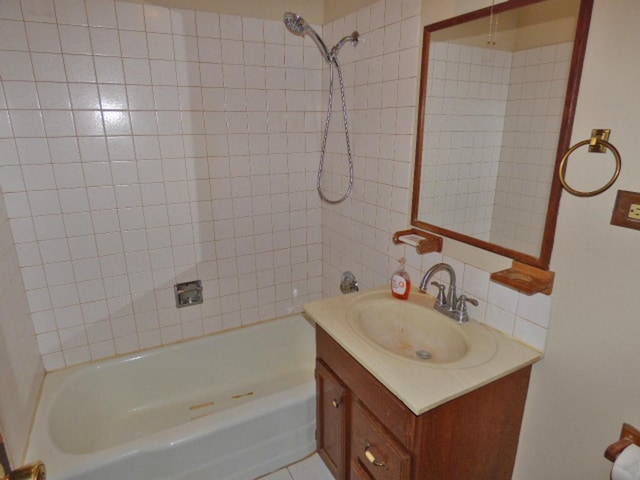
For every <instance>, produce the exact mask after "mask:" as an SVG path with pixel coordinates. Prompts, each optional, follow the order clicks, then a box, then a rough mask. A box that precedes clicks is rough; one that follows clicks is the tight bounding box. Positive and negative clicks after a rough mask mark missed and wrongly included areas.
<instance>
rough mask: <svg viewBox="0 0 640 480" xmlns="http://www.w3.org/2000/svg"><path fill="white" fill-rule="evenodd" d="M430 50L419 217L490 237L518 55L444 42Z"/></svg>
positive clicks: (474, 235)
mask: <svg viewBox="0 0 640 480" xmlns="http://www.w3.org/2000/svg"><path fill="white" fill-rule="evenodd" d="M430 53H431V55H430V57H429V82H428V83H427V85H428V92H427V94H428V95H429V106H428V112H427V117H426V121H425V135H424V148H423V159H424V163H423V165H424V168H423V180H424V181H423V184H422V187H421V189H420V194H421V202H420V205H421V210H422V211H421V212H420V217H421V218H427V219H429V221H430V222H432V223H435V224H438V225H442V226H444V227H446V228H450V229H452V230H456V231H459V232H461V233H465V234H466V235H470V236H473V237H475V238H479V239H481V240H487V241H489V240H490V235H491V220H492V216H493V204H494V195H495V186H496V178H497V176H498V165H499V161H500V146H501V144H502V131H503V128H504V117H505V112H506V109H507V97H508V92H509V77H510V74H509V69H510V66H511V57H512V54H511V53H510V52H505V51H501V50H496V49H492V48H480V47H470V46H464V45H456V44H450V43H444V42H434V43H432V48H431V50H430ZM487 65H491V67H488V66H487ZM461 111H464V115H452V114H453V113H457V112H461Z"/></svg>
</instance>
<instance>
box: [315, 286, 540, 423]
mask: <svg viewBox="0 0 640 480" xmlns="http://www.w3.org/2000/svg"><path fill="white" fill-rule="evenodd" d="M385 290H386V291H387V292H388V291H389V287H381V288H377V289H374V290H368V291H364V292H360V293H351V294H348V295H340V296H336V297H331V298H327V299H324V300H318V301H315V302H311V303H307V304H306V305H304V307H303V308H304V311H305V313H306V314H307V315H308V316H309V317H310V318H311V319H312V320H313V321H315V323H316V324H317V325H318V326H320V327H322V328H323V329H324V330H325V331H326V332H327V333H328V334H329V335H330V336H331V337H332V338H333V339H334V340H336V342H338V343H339V344H340V345H341V346H342V347H343V348H344V349H345V350H346V351H347V352H349V354H351V356H353V357H354V358H355V359H356V360H357V361H358V362H359V363H360V364H362V366H363V367H365V368H366V369H367V370H368V371H369V372H370V373H371V374H372V375H373V376H375V377H376V378H377V379H378V380H379V381H380V382H381V383H382V384H383V385H385V386H386V387H387V388H388V389H389V390H390V391H391V392H392V393H393V394H394V395H396V396H397V397H398V398H399V399H400V400H401V401H402V402H403V403H404V404H405V405H406V406H407V407H408V408H409V409H410V410H411V411H412V412H413V413H415V414H416V415H420V414H422V413H424V412H426V411H428V410H431V409H433V408H435V407H437V406H438V405H441V404H443V403H446V402H447V401H449V400H452V399H454V398H456V397H459V396H461V395H463V394H465V393H467V392H469V391H471V390H474V389H476V388H478V387H481V386H482V385H486V384H488V383H490V382H492V381H494V380H497V379H498V378H501V377H504V376H506V375H508V374H509V373H512V372H515V371H516V370H519V369H521V368H523V367H526V366H528V365H531V364H533V363H535V362H537V361H538V360H540V359H541V358H542V353H541V352H539V351H537V350H535V349H533V348H531V347H529V346H527V345H525V344H523V343H521V342H519V341H518V340H515V339H513V338H511V337H508V336H506V335H504V334H502V333H501V332H498V331H497V330H494V329H492V328H491V327H489V326H487V325H483V324H482V325H480V324H477V323H476V322H475V321H473V320H471V322H473V323H476V327H477V326H481V328H484V329H488V330H489V331H490V334H491V335H492V336H493V337H494V338H495V341H496V343H497V349H496V353H495V355H494V356H493V357H492V358H491V359H490V360H488V361H486V362H485V363H482V364H481V365H477V366H472V367H466V368H450V367H447V366H446V365H434V364H424V363H418V362H415V361H408V360H406V359H402V358H400V357H398V356H396V355H393V354H391V353H388V352H386V351H384V350H382V349H381V348H380V347H378V346H376V345H375V344H374V343H373V342H370V341H368V340H366V339H365V338H363V337H362V335H360V334H358V333H356V331H355V330H354V328H352V326H351V325H350V324H349V322H348V321H347V316H348V312H349V306H350V304H352V302H355V301H357V300H359V299H360V300H362V296H363V295H367V294H370V293H371V292H374V291H376V292H382V294H383V295H384V291H385ZM389 298H390V299H391V298H393V297H392V296H391V293H390V292H389ZM410 300H411V301H419V302H421V303H425V304H431V305H432V304H433V300H434V299H433V297H431V296H430V295H428V294H423V293H419V292H417V291H412V292H411V295H410ZM394 301H395V300H394ZM397 301H398V302H404V301H405V300H397ZM451 322H454V320H451ZM462 328H464V325H462Z"/></svg>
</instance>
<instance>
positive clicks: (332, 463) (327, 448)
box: [316, 361, 349, 480]
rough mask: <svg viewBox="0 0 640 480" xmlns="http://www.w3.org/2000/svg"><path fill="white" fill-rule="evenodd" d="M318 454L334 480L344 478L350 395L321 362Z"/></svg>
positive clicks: (318, 380)
mask: <svg viewBox="0 0 640 480" xmlns="http://www.w3.org/2000/svg"><path fill="white" fill-rule="evenodd" d="M316 383H317V392H318V411H317V416H318V418H317V431H318V453H319V454H320V456H321V457H322V459H323V460H324V462H325V464H326V465H327V467H328V468H329V470H331V473H332V474H333V476H334V477H335V478H336V479H337V480H344V479H345V478H347V472H346V467H347V464H346V462H347V458H348V457H347V455H348V451H347V448H348V444H347V439H348V438H349V437H348V430H347V429H348V422H347V412H348V408H349V393H348V390H347V389H346V388H345V387H344V385H342V383H341V382H340V380H339V379H338V377H336V375H335V374H334V373H333V372H332V371H331V370H329V368H328V367H326V366H325V365H324V363H322V362H321V361H317V362H316Z"/></svg>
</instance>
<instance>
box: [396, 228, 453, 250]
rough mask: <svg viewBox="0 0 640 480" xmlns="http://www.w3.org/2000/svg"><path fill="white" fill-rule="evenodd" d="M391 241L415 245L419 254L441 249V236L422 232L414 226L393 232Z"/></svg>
mask: <svg viewBox="0 0 640 480" xmlns="http://www.w3.org/2000/svg"><path fill="white" fill-rule="evenodd" d="M403 237H404V238H403ZM393 243H395V244H400V243H404V244H406V245H411V246H412V247H416V250H417V251H418V253H419V254H425V253H431V252H441V251H442V237H438V236H437V235H432V234H431V233H427V232H423V231H422V230H418V229H416V228H410V229H408V230H400V231H399V232H396V233H394V234H393Z"/></svg>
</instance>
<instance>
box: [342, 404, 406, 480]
mask: <svg viewBox="0 0 640 480" xmlns="http://www.w3.org/2000/svg"><path fill="white" fill-rule="evenodd" d="M351 461H352V462H358V463H359V464H360V465H362V466H363V468H364V469H365V470H366V471H367V472H368V474H369V475H370V477H371V478H372V479H373V480H409V479H410V477H411V456H410V455H409V453H408V452H407V450H406V449H405V448H404V447H403V446H402V445H401V444H400V443H399V442H398V441H397V440H396V439H395V438H394V437H393V436H392V435H391V434H390V433H389V432H388V431H387V430H386V428H385V427H384V426H383V425H382V424H381V423H380V422H379V421H378V419H377V418H376V417H374V416H373V415H372V414H371V413H370V412H369V411H368V410H367V409H366V407H365V406H363V405H362V404H361V403H360V402H359V401H355V402H353V405H352V425H351ZM356 478H358V477H356ZM364 478H367V477H364Z"/></svg>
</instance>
